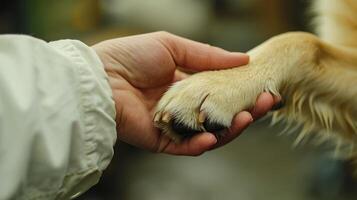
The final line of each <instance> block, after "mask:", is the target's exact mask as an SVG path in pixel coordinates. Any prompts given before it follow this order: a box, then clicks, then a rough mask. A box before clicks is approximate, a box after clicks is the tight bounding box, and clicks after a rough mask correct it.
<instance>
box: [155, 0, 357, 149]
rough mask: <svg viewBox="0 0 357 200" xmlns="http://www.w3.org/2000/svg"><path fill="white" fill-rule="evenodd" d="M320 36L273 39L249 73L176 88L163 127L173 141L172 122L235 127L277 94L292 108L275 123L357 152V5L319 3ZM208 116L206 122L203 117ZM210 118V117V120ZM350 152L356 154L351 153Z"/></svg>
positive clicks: (166, 101)
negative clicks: (237, 118)
mask: <svg viewBox="0 0 357 200" xmlns="http://www.w3.org/2000/svg"><path fill="white" fill-rule="evenodd" d="M313 9H314V11H315V12H316V13H317V18H316V20H315V24H316V28H317V32H318V34H319V35H320V36H319V37H318V36H315V35H313V34H310V33H303V32H293V33H285V34H282V35H279V36H276V37H273V38H271V39H269V40H268V41H266V42H265V43H263V44H261V45H259V46H258V47H256V48H254V49H253V50H251V51H249V52H248V54H249V55H250V59H251V61H250V63H249V64H248V65H246V66H242V67H238V68H233V69H227V70H220V71H209V72H202V73H198V74H195V75H193V76H191V77H189V78H187V79H185V80H183V81H181V82H178V83H176V84H175V85H173V86H172V88H171V89H170V90H168V91H167V93H166V94H165V95H164V96H163V98H162V99H161V101H160V102H159V104H158V105H157V114H156V116H155V123H156V125H157V126H158V127H159V128H161V129H163V131H164V132H166V133H168V134H169V135H170V136H172V137H173V138H176V134H175V133H174V132H173V130H172V128H171V127H170V120H171V119H172V118H176V119H177V120H178V121H179V122H180V123H182V124H185V125H186V126H187V127H191V128H193V129H197V130H202V131H203V130H204V127H203V126H202V121H203V120H210V121H213V122H217V123H219V124H222V125H225V126H227V127H228V126H230V124H231V121H232V118H233V116H234V115H235V114H236V113H238V112H239V111H242V110H245V109H247V108H250V107H252V106H253V105H254V103H255V101H256V98H257V96H258V95H259V94H260V93H262V92H263V91H269V92H271V93H273V94H275V95H279V96H281V97H282V99H283V101H284V103H285V106H284V107H283V108H282V109H281V110H279V111H277V112H275V113H274V116H273V122H274V123H276V122H278V121H280V120H281V119H285V120H287V121H288V122H289V124H290V123H292V122H293V124H296V125H298V126H301V127H302V129H301V130H302V131H301V134H300V136H299V137H298V138H297V142H299V141H300V140H301V139H302V138H303V137H304V136H305V135H306V134H308V133H311V132H314V133H316V132H317V133H318V134H319V135H321V136H323V138H332V139H333V140H334V141H336V143H337V144H349V147H351V149H350V150H351V152H353V151H354V150H353V146H354V144H357V0H319V1H316V2H315V4H314V6H313ZM200 112H201V116H200ZM202 113H204V115H205V116H206V117H202ZM351 152H350V153H351Z"/></svg>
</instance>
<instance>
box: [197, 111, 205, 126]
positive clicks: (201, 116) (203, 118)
mask: <svg viewBox="0 0 357 200" xmlns="http://www.w3.org/2000/svg"><path fill="white" fill-rule="evenodd" d="M205 120H206V113H204V112H200V114H199V115H198V123H199V124H202V123H203V122H205Z"/></svg>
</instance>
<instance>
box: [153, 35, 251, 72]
mask: <svg viewBox="0 0 357 200" xmlns="http://www.w3.org/2000/svg"><path fill="white" fill-rule="evenodd" d="M157 35H158V37H159V39H160V41H161V42H163V43H164V46H165V47H166V48H167V49H168V50H169V51H170V53H171V55H172V57H173V59H174V61H175V63H176V65H178V66H181V67H183V68H187V69H191V70H195V71H203V70H212V69H224V68H231V67H236V66H240V65H245V64H247V63H248V62H249V56H248V55H247V54H244V53H238V52H229V51H226V50H224V49H221V48H218V47H213V46H210V45H208V44H203V43H199V42H195V41H192V40H189V39H185V38H182V37H179V36H176V35H173V34H169V33H163V32H160V33H159V34H157Z"/></svg>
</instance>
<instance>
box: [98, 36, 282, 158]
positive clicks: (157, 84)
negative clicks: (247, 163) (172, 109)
mask: <svg viewBox="0 0 357 200" xmlns="http://www.w3.org/2000/svg"><path fill="white" fill-rule="evenodd" d="M93 49H94V50H95V51H96V52H97V54H98V56H99V58H100V59H101V61H102V62H103V64H104V68H105V71H106V72H107V74H108V76H109V84H110V86H111V88H112V91H113V98H114V101H115V106H116V111H117V115H116V123H117V132H118V138H119V139H120V140H122V141H123V142H126V143H129V144H132V145H134V146H137V147H140V148H144V149H148V150H150V151H154V152H164V153H169V154H176V155H199V154H202V153H203V152H205V151H207V150H210V149H212V148H217V147H219V146H222V145H224V144H226V143H228V142H230V141H231V140H233V139H234V138H236V137H237V136H238V135H239V134H240V133H241V132H242V131H243V130H244V129H245V128H246V127H247V126H248V125H249V124H250V123H251V122H252V121H253V119H257V118H259V117H261V116H263V115H265V114H266V113H267V112H268V111H269V110H270V109H271V108H272V106H273V105H274V104H276V103H277V102H278V101H279V99H277V98H274V97H273V96H272V95H271V94H269V93H262V94H261V95H260V96H259V97H258V99H257V102H256V105H255V107H254V108H253V109H252V110H250V112H248V111H242V112H240V113H238V114H237V115H236V117H235V118H234V120H233V122H232V126H231V127H230V128H229V129H228V130H227V133H226V134H225V137H224V138H222V140H220V141H217V139H216V138H215V136H214V135H213V134H211V133H202V134H197V135H195V136H193V137H192V138H189V139H187V140H184V141H182V142H181V143H174V142H170V138H168V137H167V136H165V135H163V134H161V133H160V130H158V129H157V128H155V127H154V125H153V114H154V108H155V105H156V103H157V102H158V100H159V99H160V97H161V96H162V95H163V93H164V92H165V91H166V90H167V89H168V87H169V86H170V85H171V84H172V83H174V82H176V81H180V80H182V79H184V78H186V77H188V76H189V75H188V74H186V73H184V72H182V71H180V70H179V69H178V67H181V68H183V69H185V70H189V71H204V70H214V69H224V68H229V67H235V66H240V65H244V64H247V63H248V61H249V57H248V56H247V55H245V54H242V53H232V52H228V51H225V50H223V49H220V48H217V47H212V46H209V45H207V44H202V43H198V42H195V41H191V40H188V39H185V38H181V37H178V36H175V35H172V34H169V33H166V32H155V33H149V34H143V35H136V36H130V37H123V38H117V39H112V40H106V41H104V42H101V43H98V44H96V45H94V46H93Z"/></svg>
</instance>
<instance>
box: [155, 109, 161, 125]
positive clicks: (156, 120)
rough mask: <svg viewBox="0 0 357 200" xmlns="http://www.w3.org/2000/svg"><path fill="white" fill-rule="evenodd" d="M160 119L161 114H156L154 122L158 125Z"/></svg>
mask: <svg viewBox="0 0 357 200" xmlns="http://www.w3.org/2000/svg"><path fill="white" fill-rule="evenodd" d="M160 118H161V114H160V113H158V112H157V113H155V115H154V122H155V123H157V122H159V121H160Z"/></svg>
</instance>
